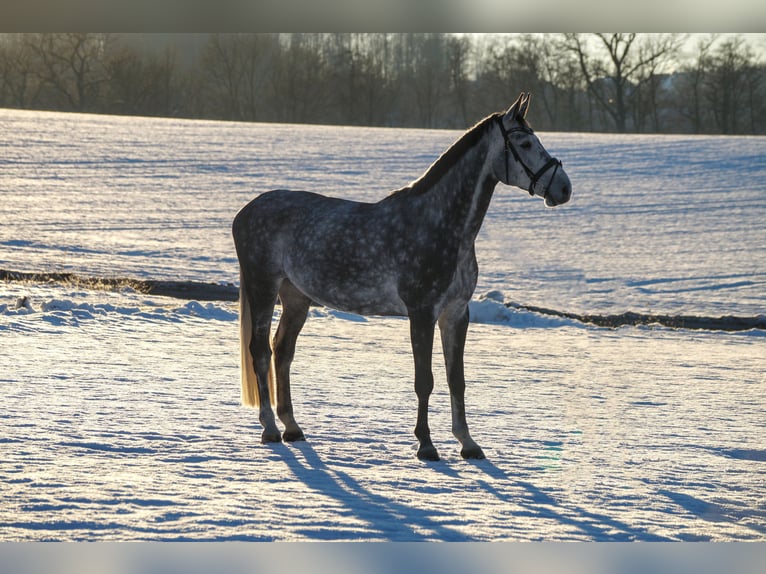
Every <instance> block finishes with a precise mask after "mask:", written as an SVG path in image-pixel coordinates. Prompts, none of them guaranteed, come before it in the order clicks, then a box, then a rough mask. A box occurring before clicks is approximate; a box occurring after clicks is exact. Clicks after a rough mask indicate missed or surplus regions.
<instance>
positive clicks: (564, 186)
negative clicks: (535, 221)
mask: <svg viewBox="0 0 766 574" xmlns="http://www.w3.org/2000/svg"><path fill="white" fill-rule="evenodd" d="M562 180H563V181H562ZM571 197H572V184H571V183H570V182H569V177H567V175H566V174H565V173H563V172H561V173H558V174H556V176H555V177H554V178H553V181H551V183H550V185H549V186H548V189H547V190H546V192H545V205H546V206H547V207H556V206H557V205H563V204H564V203H566V202H567V201H569V199H570V198H571Z"/></svg>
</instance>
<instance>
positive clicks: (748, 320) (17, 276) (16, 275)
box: [0, 269, 766, 331]
mask: <svg viewBox="0 0 766 574" xmlns="http://www.w3.org/2000/svg"><path fill="white" fill-rule="evenodd" d="M0 281H26V282H36V283H64V284H68V285H73V286H77V287H83V288H87V289H107V290H117V289H122V288H125V287H129V288H131V289H134V290H135V291H138V292H140V293H146V294H147V295H160V296H164V297H174V298H176V299H188V300H195V301H237V300H238V298H239V288H238V287H237V286H236V285H233V284H231V283H228V284H226V285H220V284H217V283H203V282H197V281H158V280H151V279H130V278H101V277H82V276H80V275H77V274H75V273H24V272H19V271H7V270H5V269H0ZM505 305H506V307H509V308H511V309H520V310H524V311H530V312H532V313H538V314H541V315H549V316H553V317H562V318H566V319H573V320H575V321H579V322H581V323H588V324H591V325H597V326H599V327H609V328H617V327H622V326H626V325H633V326H636V325H663V326H665V327H671V328H674V329H697V330H706V331H746V330H749V329H763V330H766V316H763V315H761V316H758V317H734V316H725V317H699V316H695V315H657V314H644V313H634V312H632V311H628V312H625V313H620V314H616V315H589V314H578V313H568V312H566V311H557V310H555V309H546V308H544V307H535V306H533V305H522V304H519V303H512V302H511V303H506V304H505Z"/></svg>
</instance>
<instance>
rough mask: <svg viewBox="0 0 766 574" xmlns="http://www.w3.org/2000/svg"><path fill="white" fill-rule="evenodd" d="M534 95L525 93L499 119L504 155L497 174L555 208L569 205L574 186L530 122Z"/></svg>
mask: <svg viewBox="0 0 766 574" xmlns="http://www.w3.org/2000/svg"><path fill="white" fill-rule="evenodd" d="M529 100H530V95H529V94H524V93H522V94H521V95H520V96H519V98H518V99H517V100H516V101H515V102H514V104H513V105H512V106H511V107H510V108H509V109H508V111H507V112H505V113H504V114H502V115H497V116H496V118H497V126H498V132H499V134H500V136H501V137H502V142H503V143H502V152H501V153H500V154H498V156H497V159H496V161H495V163H494V166H493V167H494V169H495V173H496V175H497V177H498V179H499V180H500V181H502V182H503V183H505V184H506V185H514V186H516V187H520V188H521V189H524V190H526V191H528V192H529V194H530V195H538V196H540V197H542V198H544V199H545V205H547V206H548V207H553V206H555V205H561V204H562V203H566V202H567V201H569V198H570V197H571V195H572V184H571V183H570V182H569V177H568V176H567V174H566V173H565V172H564V169H563V168H562V167H561V162H560V161H559V160H557V159H556V158H554V157H551V155H550V154H549V153H548V152H547V151H546V150H545V148H544V147H543V144H542V143H540V140H539V139H538V137H537V136H536V135H535V133H534V131H532V128H531V127H530V126H529V124H528V123H527V120H526V115H527V110H528V109H529Z"/></svg>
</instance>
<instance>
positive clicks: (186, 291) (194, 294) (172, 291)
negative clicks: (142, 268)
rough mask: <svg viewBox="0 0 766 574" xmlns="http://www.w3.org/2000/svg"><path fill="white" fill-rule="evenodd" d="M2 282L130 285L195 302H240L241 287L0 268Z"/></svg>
mask: <svg viewBox="0 0 766 574" xmlns="http://www.w3.org/2000/svg"><path fill="white" fill-rule="evenodd" d="M0 281H26V282H33V283H63V284H66V285H73V286H76V287H83V288H86V289H106V290H118V289H123V288H125V287H129V288H131V289H134V290H135V291H138V292H140V293H146V294H147V295H161V296H164V297H175V298H176V299H189V300H195V301H237V300H238V299H239V288H238V287H237V286H236V285H232V284H231V283H229V284H227V285H219V284H216V283H202V282H197V281H155V280H151V279H129V278H124V277H116V278H102V277H82V276H80V275H77V274H75V273H24V272H19V271H7V270H5V269H0Z"/></svg>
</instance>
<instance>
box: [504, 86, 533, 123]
mask: <svg viewBox="0 0 766 574" xmlns="http://www.w3.org/2000/svg"><path fill="white" fill-rule="evenodd" d="M530 98H531V96H530V95H529V92H526V93H525V92H521V93H520V94H519V97H518V98H516V101H515V102H513V104H512V105H511V107H510V108H508V111H507V112H505V117H506V118H507V119H508V120H510V121H514V120H516V121H518V120H523V119H524V117H525V116H526V115H527V108H529V100H530Z"/></svg>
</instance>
